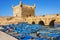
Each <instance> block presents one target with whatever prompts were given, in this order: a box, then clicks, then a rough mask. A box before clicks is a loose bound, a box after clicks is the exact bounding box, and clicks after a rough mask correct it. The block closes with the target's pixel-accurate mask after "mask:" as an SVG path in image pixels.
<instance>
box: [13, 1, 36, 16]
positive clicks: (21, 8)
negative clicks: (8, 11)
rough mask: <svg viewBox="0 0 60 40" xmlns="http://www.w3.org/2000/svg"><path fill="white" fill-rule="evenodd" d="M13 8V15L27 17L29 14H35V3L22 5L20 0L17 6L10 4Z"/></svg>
mask: <svg viewBox="0 0 60 40" xmlns="http://www.w3.org/2000/svg"><path fill="white" fill-rule="evenodd" d="M12 8H13V15H14V16H15V17H29V16H35V8H36V5H35V4H34V6H29V5H24V4H22V2H21V1H20V3H19V5H17V6H12Z"/></svg>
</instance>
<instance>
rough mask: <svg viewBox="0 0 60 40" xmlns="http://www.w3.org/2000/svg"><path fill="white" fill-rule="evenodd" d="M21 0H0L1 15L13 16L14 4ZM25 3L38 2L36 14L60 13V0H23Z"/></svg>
mask: <svg viewBox="0 0 60 40" xmlns="http://www.w3.org/2000/svg"><path fill="white" fill-rule="evenodd" d="M20 1H21V0H0V16H13V10H12V5H14V6H16V5H18V4H19V3H20ZM22 3H23V4H26V5H31V6H33V5H34V3H35V4H36V9H35V15H36V16H40V15H50V14H60V0H22Z"/></svg>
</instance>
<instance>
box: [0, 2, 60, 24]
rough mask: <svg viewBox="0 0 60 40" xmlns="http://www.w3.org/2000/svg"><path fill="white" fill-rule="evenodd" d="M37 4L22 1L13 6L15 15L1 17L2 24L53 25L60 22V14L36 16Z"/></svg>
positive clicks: (0, 22)
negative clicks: (31, 4)
mask: <svg viewBox="0 0 60 40" xmlns="http://www.w3.org/2000/svg"><path fill="white" fill-rule="evenodd" d="M35 8H36V5H35V4H34V5H33V6H28V5H24V4H23V3H22V2H20V3H19V5H17V6H12V9H13V17H0V25H6V24H12V23H14V24H17V23H20V22H28V23H30V24H42V25H52V24H54V23H59V22H60V14H53V15H43V16H35Z"/></svg>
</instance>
